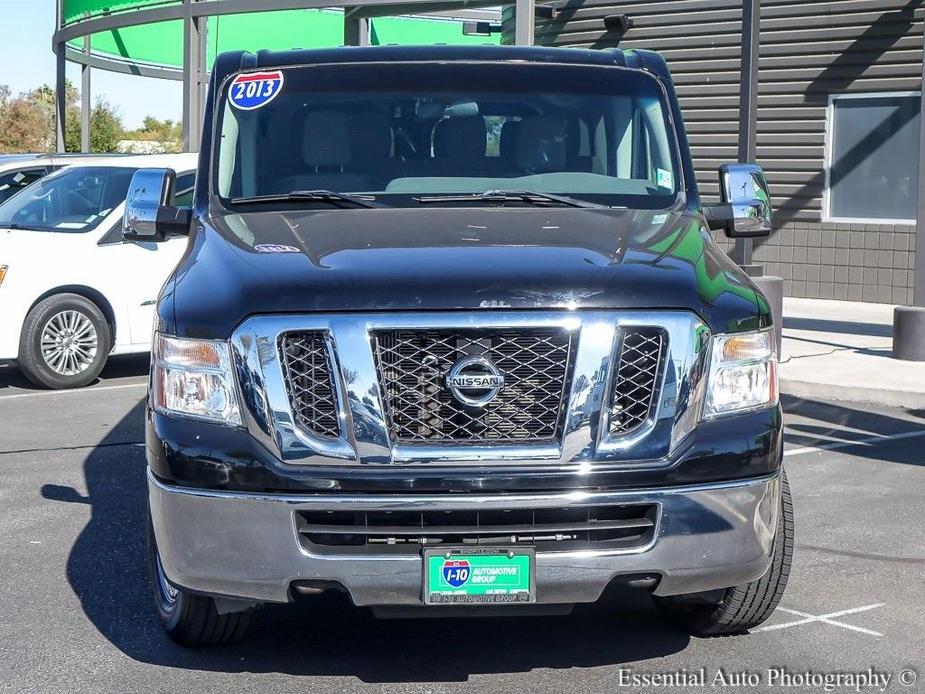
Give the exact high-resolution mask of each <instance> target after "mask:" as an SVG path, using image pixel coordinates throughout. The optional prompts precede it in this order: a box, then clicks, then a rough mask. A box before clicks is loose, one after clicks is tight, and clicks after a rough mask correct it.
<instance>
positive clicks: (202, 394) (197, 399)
mask: <svg viewBox="0 0 925 694" xmlns="http://www.w3.org/2000/svg"><path fill="white" fill-rule="evenodd" d="M152 370H153V388H154V408H155V409H156V410H157V411H158V412H161V413H163V414H172V415H180V416H183V417H194V418H196V419H204V420H208V421H210V422H218V423H221V424H232V425H240V424H241V412H240V410H239V409H238V398H237V395H236V392H235V387H234V374H233V373H232V370H231V355H230V352H229V349H228V344H227V343H226V342H223V341H221V340H191V339H187V338H179V337H168V336H166V335H163V334H161V333H155V335H154V353H153V356H152Z"/></svg>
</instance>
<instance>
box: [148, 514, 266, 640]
mask: <svg viewBox="0 0 925 694" xmlns="http://www.w3.org/2000/svg"><path fill="white" fill-rule="evenodd" d="M147 554H148V573H149V575H150V579H151V586H152V589H153V592H154V604H155V607H156V608H157V617H158V621H160V623H161V626H162V627H163V629H164V631H165V632H167V635H168V636H169V637H170V638H171V639H172V640H173V641H175V642H176V643H178V644H180V645H182V646H213V645H219V644H228V643H237V642H238V641H240V640H241V639H242V638H244V636H245V635H246V634H247V630H248V629H249V628H250V625H251V621H252V620H253V616H254V611H255V610H254V608H250V609H247V610H243V611H241V612H232V613H229V614H219V613H218V611H217V610H216V608H215V600H213V599H212V598H210V597H206V596H203V595H195V594H193V593H190V592H189V591H186V590H183V589H182V588H177V587H175V586H173V585H170V583H169V582H168V581H167V578H166V576H165V575H164V570H163V568H162V567H161V560H160V557H159V555H158V552H157V542H156V540H155V538H154V526H153V525H152V524H151V517H150V515H149V516H148V552H147Z"/></svg>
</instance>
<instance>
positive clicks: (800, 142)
mask: <svg viewBox="0 0 925 694" xmlns="http://www.w3.org/2000/svg"><path fill="white" fill-rule="evenodd" d="M543 4H545V5H547V6H551V7H553V8H555V10H556V11H555V15H554V17H553V18H552V19H538V20H537V27H536V43H537V44H540V45H554V46H584V47H594V48H603V47H607V46H615V45H618V44H619V46H620V47H621V48H649V49H653V50H657V51H659V52H660V53H662V55H664V56H665V58H666V60H667V61H668V64H669V66H670V67H671V70H672V73H673V74H674V78H675V83H676V86H677V90H678V94H679V97H680V99H681V106H682V109H683V112H684V117H685V122H686V124H687V130H688V135H689V137H690V142H691V148H692V154H693V157H694V166H695V169H696V171H697V180H698V183H699V187H700V190H701V195H702V196H703V198H704V199H705V200H709V199H711V198H715V197H717V196H718V181H717V175H716V168H717V167H718V166H719V165H720V164H722V163H724V162H729V161H735V159H736V156H737V137H738V105H739V51H740V42H741V17H742V2H741V0H664V1H662V2H642V1H640V0H584V1H582V0H566V1H565V2H561V1H553V2H549V3H543ZM761 5H762V8H761V47H760V60H759V66H760V69H759V90H758V156H757V158H758V163H760V164H761V165H762V166H763V167H764V168H765V171H766V172H767V175H768V179H769V181H770V184H771V193H772V196H773V201H774V206H775V214H776V221H775V226H776V227H777V231H776V232H775V234H774V235H773V236H772V237H771V239H769V240H768V241H765V242H763V243H762V244H761V245H760V246H759V247H758V249H757V250H756V254H755V259H756V261H757V262H761V263H763V264H764V265H765V266H766V271H767V272H768V274H779V275H781V276H783V277H784V279H785V280H786V286H785V291H786V292H787V293H788V295H790V296H809V297H816V298H838V299H852V300H865V301H881V302H892V303H907V302H909V301H911V286H912V273H911V272H910V271H909V270H910V269H911V268H912V265H913V258H912V252H911V248H912V247H913V245H914V244H912V235H913V233H914V228H913V227H911V226H908V225H880V224H873V225H871V224H850V225H849V224H835V223H823V222H822V192H823V187H824V184H825V173H824V158H825V137H826V133H825V128H826V107H827V105H828V99H829V95H830V94H839V93H855V92H877V91H907V90H909V91H912V90H915V91H917V90H918V89H919V86H920V83H921V69H922V68H921V60H922V18H923V15H925V9H923V7H922V5H923V0H914V1H909V0H837V1H835V2H795V1H794V0H762V3H761ZM614 14H625V15H628V16H629V17H631V18H632V20H633V27H632V28H630V29H629V30H628V31H627V32H626V34H625V35H624V36H622V37H619V36H615V35H613V34H611V33H608V32H606V31H605V29H604V23H603V19H604V17H605V16H607V15H614ZM511 24H512V23H511V22H506V23H505V28H506V29H509V28H511ZM506 38H507V37H506ZM718 240H720V239H718ZM852 250H854V251H855V252H852ZM871 251H877V252H876V253H871Z"/></svg>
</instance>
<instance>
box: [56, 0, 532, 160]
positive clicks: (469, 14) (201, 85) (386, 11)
mask: <svg viewBox="0 0 925 694" xmlns="http://www.w3.org/2000/svg"><path fill="white" fill-rule="evenodd" d="M64 1H65V0H57V6H58V21H57V28H56V31H55V33H54V36H53V38H52V49H53V51H54V53H55V55H56V61H57V64H56V85H55V88H56V97H57V103H58V104H59V106H58V109H57V116H58V118H57V122H58V124H59V125H58V127H57V149H58V151H59V152H63V151H64V128H63V124H64V117H65V108H64V104H65V101H66V99H65V88H64V86H65V82H64V79H65V70H64V67H65V64H66V62H67V61H71V62H75V63H78V64H80V65H81V66H82V82H83V83H84V85H85V86H87V87H88V86H89V84H90V68H100V69H105V70H111V71H114V72H121V73H124V74H133V75H139V76H145V77H156V78H161V79H179V80H182V81H183V143H184V149H185V150H188V151H195V150H196V149H197V142H196V133H198V132H199V128H200V125H201V118H202V109H203V103H204V96H205V85H206V82H207V69H208V65H207V59H206V51H205V46H206V41H205V28H206V18H208V17H217V16H221V15H241V14H250V13H266V12H276V11H285V10H304V9H317V10H322V9H332V8H335V9H336V8H340V9H343V10H344V38H345V44H346V45H367V44H368V43H369V41H370V26H369V19H370V18H374V17H390V16H402V15H415V14H417V15H420V14H427V15H430V16H433V15H438V14H450V13H452V16H453V17H455V18H467V19H490V18H496V17H497V12H493V13H490V12H486V11H484V10H483V11H481V12H479V11H478V8H485V7H495V6H497V5H498V0H402V1H399V2H396V0H340V1H337V0H335V1H334V2H332V1H331V0H182V2H179V3H175V4H171V5H163V6H153V7H138V8H134V9H127V10H124V11H121V12H120V11H113V12H111V13H105V14H100V15H99V16H91V17H89V18H87V19H80V20H76V21H71V22H70V23H67V24H64V21H63V17H64V11H63V9H64V8H63V4H64ZM515 1H516V8H517V12H516V17H515V25H516V27H517V43H522V42H529V43H532V36H533V23H534V7H535V0H515ZM178 20H179V21H182V23H183V61H182V69H181V70H176V69H172V68H170V67H165V66H162V65H146V64H141V63H138V62H134V61H131V60H118V59H108V58H106V57H102V56H99V55H94V54H93V53H91V52H90V51H89V49H88V44H87V37H89V36H91V35H93V34H99V33H101V32H112V31H115V30H118V29H125V28H128V27H137V26H142V25H148V24H155V23H158V22H171V21H178ZM526 24H529V26H526ZM78 39H84V41H83V42H82V45H83V49H82V50H81V49H79V48H77V47H76V46H74V45H73V44H72V45H70V46H69V45H68V44H69V43H70V42H74V41H77V40H78ZM86 91H87V94H86V96H84V98H83V99H82V103H81V109H82V114H81V120H82V122H83V123H88V116H87V115H86V114H84V113H83V111H84V110H86V111H89V89H86ZM87 129H89V127H87ZM82 140H83V141H82V146H84V147H86V146H88V145H89V142H88V138H87V137H84V138H82Z"/></svg>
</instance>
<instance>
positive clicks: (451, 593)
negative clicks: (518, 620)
mask: <svg viewBox="0 0 925 694" xmlns="http://www.w3.org/2000/svg"><path fill="white" fill-rule="evenodd" d="M535 565H536V555H535V553H534V551H533V549H532V548H530V549H525V548H520V549H503V548H485V547H480V548H457V549H446V548H444V549H427V550H424V604H425V605H510V604H524V603H532V602H534V601H535V600H536V584H535V582H534V567H535Z"/></svg>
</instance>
